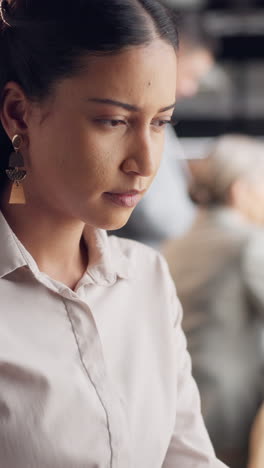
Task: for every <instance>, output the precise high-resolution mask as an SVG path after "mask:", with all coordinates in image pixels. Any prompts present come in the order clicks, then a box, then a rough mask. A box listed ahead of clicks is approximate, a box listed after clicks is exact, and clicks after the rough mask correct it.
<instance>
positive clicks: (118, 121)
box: [96, 119, 126, 128]
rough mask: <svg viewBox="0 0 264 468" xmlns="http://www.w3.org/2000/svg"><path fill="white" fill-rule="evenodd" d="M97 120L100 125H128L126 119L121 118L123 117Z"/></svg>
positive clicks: (110, 126) (112, 126)
mask: <svg viewBox="0 0 264 468" xmlns="http://www.w3.org/2000/svg"><path fill="white" fill-rule="evenodd" d="M96 122H97V123H98V124H99V125H102V126H104V127H108V128H115V127H119V126H122V125H126V121H125V120H121V119H96Z"/></svg>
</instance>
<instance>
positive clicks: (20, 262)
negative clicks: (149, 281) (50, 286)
mask: <svg viewBox="0 0 264 468" xmlns="http://www.w3.org/2000/svg"><path fill="white" fill-rule="evenodd" d="M84 239H85V242H86V244H87V246H88V247H89V266H88V269H87V272H86V274H87V275H88V276H89V277H90V278H91V279H92V280H93V282H95V283H97V284H100V285H102V286H103V285H105V286H109V285H111V284H114V283H115V282H116V281H117V279H118V278H123V279H127V278H129V276H130V273H131V269H130V268H129V267H130V261H129V258H128V257H127V256H126V254H125V253H124V252H123V251H122V250H121V248H120V247H119V245H118V243H117V242H113V241H112V240H111V238H109V237H108V235H107V233H106V231H104V230H102V229H94V230H93V231H91V229H90V228H89V229H88V227H87V229H85V230H84ZM0 242H1V249H0V278H3V277H4V276H6V275H8V274H9V273H12V272H13V271H15V270H16V269H18V268H21V267H23V266H28V267H29V269H30V270H32V271H33V273H34V274H36V271H35V270H36V269H37V265H36V263H35V261H34V259H33V258H32V256H31V255H30V254H29V252H28V251H27V250H26V249H25V247H24V246H23V245H22V244H21V242H20V241H19V239H18V238H17V237H16V235H15V234H14V232H13V231H12V229H11V228H10V226H9V225H8V223H7V221H6V219H5V217H4V216H3V214H2V212H1V211H0Z"/></svg>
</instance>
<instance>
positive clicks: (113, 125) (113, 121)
mask: <svg viewBox="0 0 264 468" xmlns="http://www.w3.org/2000/svg"><path fill="white" fill-rule="evenodd" d="M155 121H156V122H158V125H157V126H156V125H155V126H156V127H157V128H163V127H165V126H166V125H168V124H173V123H174V122H173V121H172V120H162V119H155V120H154V122H155ZM96 122H97V123H99V124H101V125H105V126H107V127H110V128H116V127H118V126H119V125H126V124H127V122H126V121H125V120H119V119H98V120H96Z"/></svg>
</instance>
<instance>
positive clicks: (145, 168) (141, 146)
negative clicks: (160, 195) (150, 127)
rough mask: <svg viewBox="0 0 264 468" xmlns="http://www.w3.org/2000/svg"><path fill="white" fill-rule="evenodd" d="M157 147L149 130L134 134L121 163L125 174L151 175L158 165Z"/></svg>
mask: <svg viewBox="0 0 264 468" xmlns="http://www.w3.org/2000/svg"><path fill="white" fill-rule="evenodd" d="M159 159H160V158H159V148H157V142H156V144H155V142H154V141H153V139H152V138H151V135H150V134H149V132H147V131H146V132H144V134H141V135H139V134H136V133H135V134H134V135H133V136H132V138H131V141H130V144H129V150H128V155H127V157H126V158H125V159H124V161H123V162H122V165H121V169H122V171H123V172H125V173H126V174H131V175H139V176H141V177H151V176H153V175H155V173H156V170H157V167H158V165H159Z"/></svg>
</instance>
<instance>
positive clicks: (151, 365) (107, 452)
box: [0, 213, 224, 468]
mask: <svg viewBox="0 0 264 468" xmlns="http://www.w3.org/2000/svg"><path fill="white" fill-rule="evenodd" d="M51 235H52V233H51ZM87 242H88V244H89V255H90V258H91V262H92V264H93V265H94V266H93V267H91V268H90V269H88V270H87V272H86V273H85V275H84V276H83V278H82V279H81V281H80V282H79V284H78V285H77V287H76V290H75V291H72V290H70V289H69V288H68V287H66V286H65V285H63V284H61V283H59V282H56V281H54V280H52V279H50V278H49V277H48V276H47V275H45V274H44V273H41V272H40V271H39V269H38V267H37V265H36V263H35V261H34V260H33V258H32V257H31V256H30V254H29V253H28V252H27V251H26V250H25V248H24V247H23V246H22V244H21V243H20V242H19V241H18V239H17V238H16V237H15V235H14V233H13V232H12V231H11V229H10V227H9V226H8V224H7V223H6V221H5V219H4V218H3V216H2V214H1V213H0V246H1V247H0V249H1V250H0V466H1V468H194V467H195V468H221V467H224V465H223V464H222V463H221V462H219V461H217V460H216V458H215V455H214V452H213V449H212V447H211V444H210V441H209V439H208V436H207V433H206V430H205V428H204V424H203V421H202V417H201V413H200V402H199V396H198V392H197V389H196V385H195V384H194V381H193V379H192V377H191V371H190V359H189V356H188V354H187V352H186V342H185V338H184V336H183V333H182V330H181V325H180V323H181V307H180V305H179V302H178V300H177V298H176V294H175V291H174V288H173V285H172V281H171V279H170V276H169V274H168V271H167V266H166V264H165V262H164V261H163V259H162V258H161V257H160V255H159V254H158V253H156V252H154V251H153V250H151V249H150V248H147V247H145V246H143V245H140V244H137V243H135V242H132V241H127V240H123V239H118V238H115V237H110V238H108V237H107V235H106V233H105V232H104V231H97V232H95V233H94V238H93V239H91V238H90V239H87Z"/></svg>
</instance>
